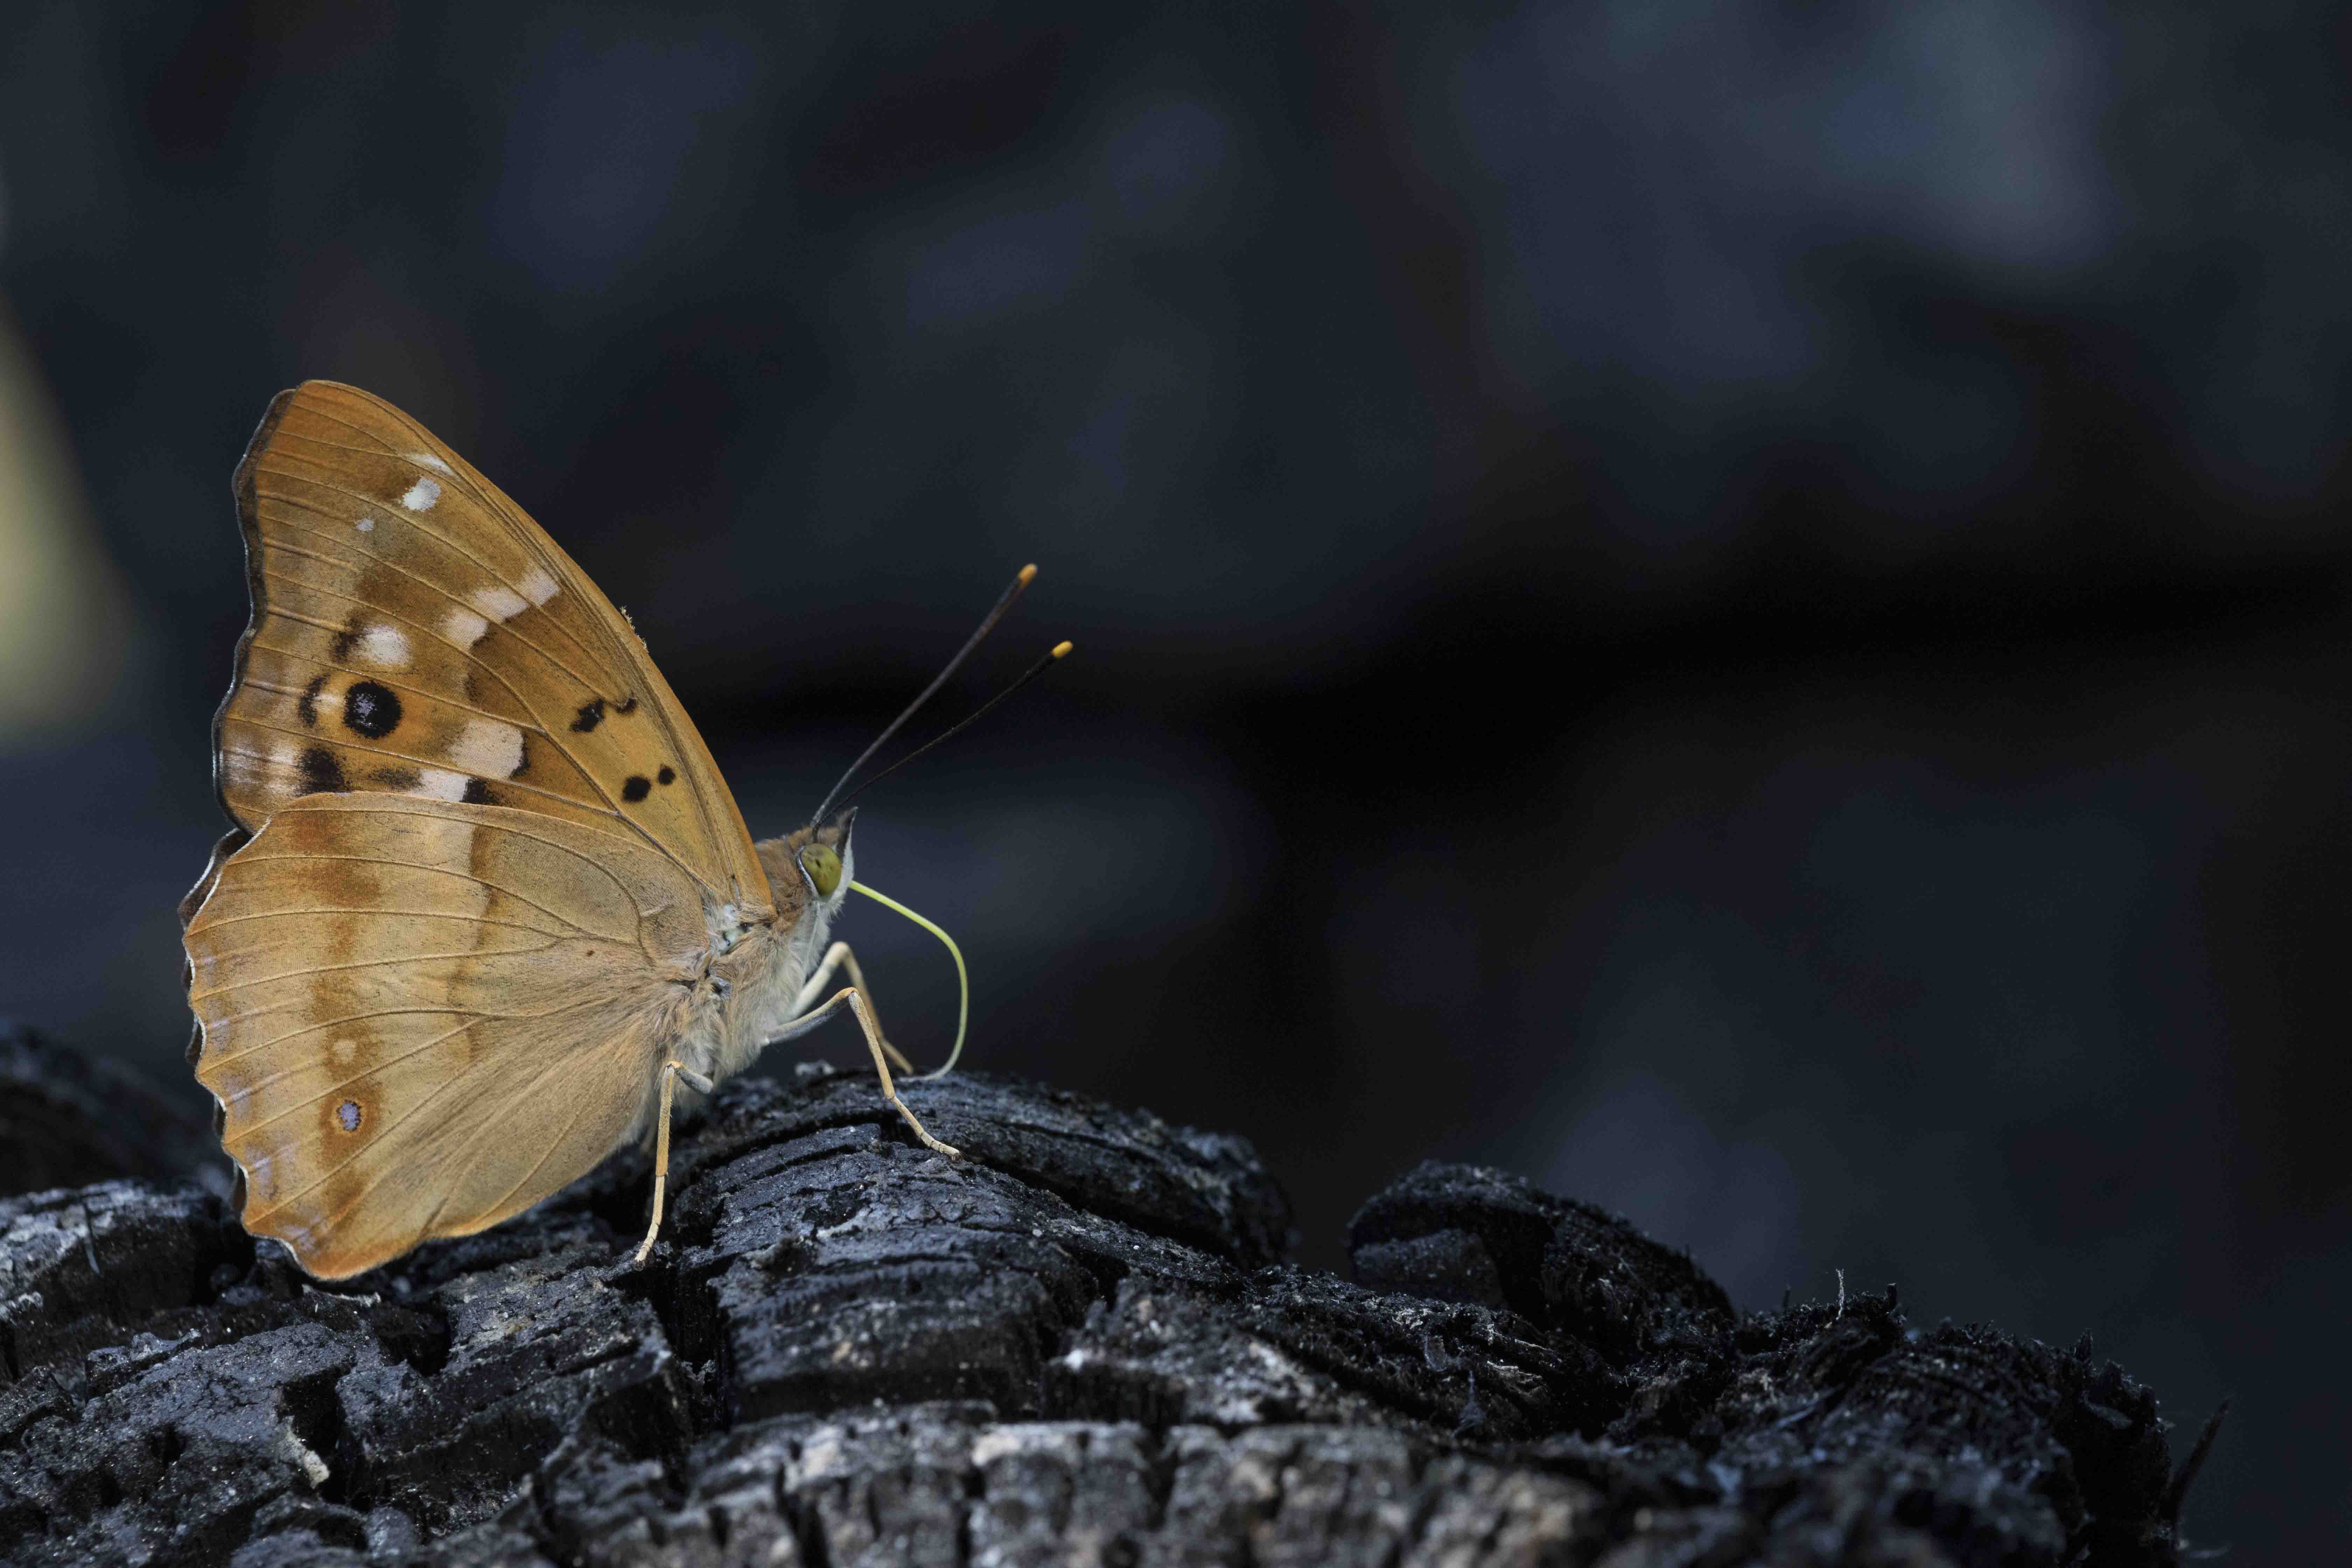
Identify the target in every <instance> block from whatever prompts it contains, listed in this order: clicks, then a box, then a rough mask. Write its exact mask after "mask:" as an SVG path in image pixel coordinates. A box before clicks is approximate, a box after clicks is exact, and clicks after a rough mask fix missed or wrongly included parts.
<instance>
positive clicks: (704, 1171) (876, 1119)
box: [0, 1036, 2188, 1568]
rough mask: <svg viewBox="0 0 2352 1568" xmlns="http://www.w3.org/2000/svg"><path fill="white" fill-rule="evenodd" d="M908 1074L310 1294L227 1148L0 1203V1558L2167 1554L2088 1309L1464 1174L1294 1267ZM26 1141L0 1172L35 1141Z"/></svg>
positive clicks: (1240, 1181)
mask: <svg viewBox="0 0 2352 1568" xmlns="http://www.w3.org/2000/svg"><path fill="white" fill-rule="evenodd" d="M17 1038H18V1040H19V1042H20V1046H21V1049H20V1051H19V1057H20V1058H21V1059H19V1060H18V1062H17V1067H18V1069H19V1076H20V1077H31V1078H38V1077H39V1076H40V1073H39V1071H38V1070H37V1068H38V1065H39V1062H38V1058H40V1054H41V1052H42V1050H43V1049H44V1047H39V1046H38V1043H37V1042H36V1041H33V1040H31V1039H30V1037H22V1036H20V1037H17ZM50 1055H51V1056H52V1057H54V1055H55V1053H50ZM77 1070H79V1069H74V1068H70V1067H69V1066H68V1065H64V1064H59V1065H58V1076H59V1081H60V1083H61V1084H64V1085H65V1086H66V1087H67V1088H70V1087H71V1085H72V1084H73V1083H75V1082H79V1081H80V1080H79V1079H75V1078H74V1073H75V1071H77ZM52 1098H53V1099H54V1100H57V1101H58V1103H60V1104H67V1103H68V1102H70V1101H72V1100H73V1096H72V1095H71V1094H61V1097H60V1096H53V1097H52ZM85 1098H87V1097H85ZM909 1099H910V1100H911V1101H912V1103H914V1104H915V1106H916V1107H917V1108H918V1110H919V1112H920V1113H921V1115H922V1116H923V1119H924V1120H925V1121H926V1122H927V1123H928V1124H929V1126H930V1127H931V1128H932V1129H933V1130H934V1131H937V1132H938V1133H939V1134H940V1136H941V1137H943V1138H945V1139H947V1140H948V1141H949V1142H953V1143H955V1144H958V1145H960V1146H961V1148H962V1149H963V1151H964V1152H965V1158H963V1159H961V1160H960V1161H953V1162H950V1161H948V1160H945V1159H942V1158H940V1157H939V1156H936V1155H934V1154H931V1153H930V1152H927V1151H925V1150H923V1149H922V1148H920V1147H919V1146H917V1145H916V1144H915V1143H914V1142H913V1141H912V1140H911V1138H910V1137H909V1136H908V1134H907V1132H906V1131H905V1129H904V1126H903V1124H902V1123H900V1122H899V1121H898V1118H897V1117H896V1116H895V1115H894V1114H892V1113H891V1112H890V1111H889V1110H887V1107H886V1106H884V1104H883V1103H882V1101H881V1100H880V1099H879V1097H878V1096H877V1093H876V1091H875V1086H874V1084H873V1082H872V1080H871V1079H870V1078H869V1077H867V1076H866V1075H863V1074H858V1073H847V1072H835V1071H832V1070H830V1069H826V1068H809V1069H804V1070H803V1071H802V1072H801V1073H800V1074H799V1075H798V1077H797V1079H795V1080H794V1081H793V1082H791V1083H782V1082H777V1081H773V1080H769V1079H743V1080H738V1081H736V1082H733V1083H730V1084H728V1085H725V1086H722V1088H721V1089H720V1091H719V1094H718V1095H717V1096H716V1097H715V1099H714V1100H713V1101H712V1102H711V1103H710V1105H709V1107H708V1108H707V1109H706V1110H705V1111H704V1112H703V1113H702V1114H701V1115H700V1116H699V1118H698V1120H697V1121H694V1122H691V1123H689V1128H690V1130H689V1131H688V1132H687V1133H686V1135H685V1136H683V1137H681V1138H680V1140H679V1141H678V1142H677V1147H676V1163H675V1169H674V1173H673V1179H674V1182H675V1186H674V1188H673V1190H674V1192H675V1193H676V1194H677V1196H676V1199H675V1205H676V1206H675V1209H674V1219H673V1221H672V1223H671V1225H670V1226H669V1228H668V1230H667V1233H666V1235H665V1237H664V1239H663V1241H662V1243H661V1245H660V1246H659V1247H657V1248H656V1252H655V1254H654V1256H653V1257H652V1258H650V1259H649V1260H648V1261H647V1263H646V1265H645V1266H644V1267H636V1266H634V1265H633V1264H632V1262H631V1259H630V1254H631V1251H632V1245H633V1243H634V1241H635V1237H636V1236H637V1233H638V1230H639V1227H640V1226H641V1224H642V1216H643V1215H644V1213H645V1209H646V1201H647V1195H648V1188H649V1180H648V1173H647V1169H646V1160H645V1157H644V1155H643V1154H642V1153H639V1152H635V1151H629V1152H624V1153H622V1154H619V1155H616V1156H614V1159H612V1160H611V1161H609V1162H607V1163H606V1164H605V1165H604V1167H603V1168H602V1169H601V1170H599V1171H598V1172H597V1173H595V1174H594V1175H593V1176H592V1177H591V1178H590V1179H589V1180H587V1181H585V1182H583V1183H582V1184H579V1185H578V1186H576V1187H574V1188H573V1189H572V1190H571V1191H569V1192H567V1193H564V1194H561V1195H560V1196H558V1197H557V1198H555V1199H552V1200H551V1201H550V1202H549V1203H547V1204H545V1205H541V1207H540V1208H538V1209H536V1210H534V1211H532V1212H531V1213H530V1214H529V1215H525V1216H523V1217H522V1218H520V1219H519V1220H517V1221H515V1222H512V1223H510V1224H508V1225H505V1226H499V1228H497V1229H495V1230H492V1231H490V1232H488V1233H487V1234H484V1235H482V1236H478V1237H469V1238H467V1239H464V1240H459V1241H451V1242H440V1243H435V1244H432V1245H429V1246H427V1247H424V1248H422V1249H420V1250H419V1251H417V1252H416V1253H415V1254H413V1255H412V1256H410V1257H408V1258H404V1259H402V1260H400V1261H399V1262H397V1263H394V1264H393V1265H390V1266H388V1267H386V1268H382V1269H379V1270H377V1271H376V1272H374V1273H373V1274H371V1275H368V1276H364V1277H362V1278H361V1279H354V1280H350V1281H345V1282H342V1283H341V1284H338V1285H335V1286H332V1287H322V1286H320V1285H319V1284H317V1283H316V1282H313V1281H310V1280H309V1279H306V1278H304V1277H303V1276H302V1275H301V1274H300V1273H299V1270H297V1269H295V1268H293V1266H292V1265H291V1263H290V1262H289V1260H288V1258H286V1256H285V1254H284V1253H283V1252H282V1250H280V1249H279V1248H278V1246H277V1245H276V1244H275V1243H263V1244H260V1245H258V1246H257V1245H256V1243H255V1242H254V1241H253V1240H252V1239H251V1238H249V1237H247V1236H246V1235H245V1233H244V1232H243V1230H242V1229H241V1228H240V1227H239V1226H237V1224H236V1220H235V1218H234V1216H233V1215H232V1214H231V1213H230V1212H229V1210H228V1209H227V1208H226V1205H225V1203H224V1199H223V1197H222V1195H221V1192H220V1190H219V1189H220V1187H221V1185H222V1184H220V1183H219V1181H218V1178H217V1176H216V1175H215V1176H213V1177H212V1178H211V1184H210V1185H206V1184H200V1183H195V1182H177V1183H175V1182H173V1181H171V1180H169V1179H166V1178H164V1177H163V1176H161V1175H160V1174H159V1173H157V1172H155V1171H154V1170H152V1169H147V1168H142V1169H138V1170H134V1171H129V1172H126V1173H124V1174H123V1175H121V1177H119V1178H117V1179H114V1180H109V1181H100V1182H97V1183H94V1184H83V1185H79V1186H69V1187H57V1186H51V1187H47V1188H45V1189H44V1190H39V1191H33V1192H22V1193H20V1194H19V1195H16V1196H14V1197H9V1198H5V1199H0V1561H5V1562H7V1563H18V1564H28V1565H29V1564H41V1563H154V1564H213V1563H235V1564H238V1565H240V1568H265V1565H269V1564H294V1563H305V1564H308V1563H352V1564H357V1563H434V1564H471V1563H483V1564H487V1563H510V1564H537V1563H582V1564H615V1565H618V1564H656V1563H660V1564H678V1565H681V1568H684V1565H689V1564H693V1565H699V1564H713V1565H716V1564H751V1563H762V1564H804V1565H808V1568H819V1565H827V1568H846V1565H848V1564H853V1563H940V1564H950V1563H952V1564H965V1563H973V1564H1007V1565H1011V1564H1026V1563H1040V1564H1042V1563H1135V1564H1191V1563H1204V1564H1207V1563H1214V1564H1242V1563H1337V1564H1353V1563H1366V1564H1371V1563H1383V1564H1386V1563H1431V1564H1465V1565H1467V1564H1489V1563H1491V1564H1517V1563H1567V1564H1608V1565H1610V1568H1632V1565H1635V1564H1659V1565H1663V1564H1669V1563H1673V1564H1693V1565H1696V1564H1716V1563H1775V1564H1782V1563H1785V1564H1800V1563H1822V1564H1829V1563H1867V1564H1881V1565H1892V1564H1911V1565H1918V1568H1926V1565H1929V1564H1935V1565H1944V1564H1954V1565H1959V1564H1970V1565H1972V1564H1991V1563H2001V1564H2050V1565H2052V1568H2057V1565H2059V1564H2080V1563H2089V1564H2105V1565H2124V1564H2163V1563H2174V1562H2177V1561H2179V1557H2180V1546H2179V1542H2178V1541H2177V1539H2176V1536H2177V1531H2176V1529H2175V1527H2174V1524H2173V1520H2174V1517H2175V1515H2176V1514H2177V1511H2178V1508H2179V1492H2180V1489H2181V1488H2182V1486H2183V1485H2184V1484H2185V1482H2186V1480H2187V1479H2188V1478H2187V1476H2186V1475H2185V1474H2180V1473H2176V1472H2175V1471H2174V1470H2173V1469H2172V1468H2171V1467H2170V1465H2169V1462H2168V1451H2167V1445H2166V1431H2167V1423H2166V1422H2165V1421H2164V1420H2163V1419H2162V1417H2161V1416H2160V1415H2159V1413H2158V1405H2157V1401H2156V1398H2155V1396H2154V1395H2153V1394H2151V1393H2149V1392H2148V1391H2147V1389H2145V1388H2143V1387H2141V1386H2140V1385H2139V1384H2136V1383H2134V1382H2133V1381H2132V1380H2131V1379H2130V1378H2129V1377H2128V1376H2126V1374H2125V1373H2123V1372H2122V1371H2121V1370H2120V1369H2119V1368H2117V1367H2116V1366H2115V1365H2114V1364H2113V1363H2104V1362H2100V1361H2098V1360H2097V1359H2096V1358H2095V1357H2094V1356H2092V1355H2091V1354H2090V1353H2089V1351H2088V1349H2087V1347H2084V1348H2079V1349H2076V1350H2073V1351H2060V1350H2053V1349H2051V1348H2049V1347H2047V1346H2043V1345H2041V1344H2036V1343H2032V1342H2021V1341H2018V1340H2015V1339H2012V1338H2011V1337H2009V1336H2007V1335H2004V1334H2002V1333H2000V1331H1997V1330H1994V1329H1991V1328H1985V1327H1968V1328H1959V1327H1952V1326H1949V1325H1947V1326H1943V1327H1939V1328H1927V1329H1922V1328H1917V1327H1914V1326H1912V1325H1910V1324H1908V1323H1907V1322H1906V1321H1905V1319H1904V1317H1903V1315H1902V1313H1901V1311H1900V1310H1899V1309H1898V1306H1897V1302H1896V1300H1895V1292H1894V1291H1893V1290H1892V1289H1889V1290H1888V1291H1886V1292H1885V1293H1884V1294H1881V1295H1857V1296H1853V1297H1851V1298H1848V1299H1846V1300H1843V1301H1840V1302H1831V1303H1816V1304H1807V1305H1802V1306H1797V1307H1791V1308H1788V1309H1785V1310H1780V1311H1778V1312H1771V1313H1766V1314H1761V1315H1756V1314H1748V1315H1742V1314H1741V1313H1739V1312H1737V1311H1735V1310H1733V1308H1732V1307H1731V1305H1730V1303H1729V1302H1728V1301H1727V1300H1726V1299H1725V1297H1724V1294H1723V1292H1722V1291H1721V1289H1719V1288H1717V1286H1716V1285H1715V1284H1714V1283H1713V1282H1712V1281H1711V1280H1709V1279H1707V1278H1706V1276H1705V1274H1704V1273H1702V1272H1701V1271H1700V1270H1699V1269H1698V1268H1696V1266H1695V1265H1694V1264H1693V1263H1692V1262H1691V1260H1690V1259H1689V1258H1686V1257H1685V1256H1683V1255H1681V1254H1679V1253H1676V1252H1675V1251H1672V1250H1670V1249H1668V1248H1666V1247H1661V1246H1659V1245H1657V1244H1656V1243H1654V1242H1652V1241H1650V1240H1648V1239H1647V1238H1645V1237H1643V1236H1642V1235H1640V1234H1639V1233H1638V1232H1637V1231H1635V1230H1634V1229H1633V1227H1632V1226H1629V1225H1627V1224H1625V1223H1624V1222H1623V1221H1622V1220H1618V1219H1614V1218H1612V1217H1611V1216H1610V1215H1605V1214H1603V1213H1601V1212H1600V1211H1598V1210H1596V1209H1594V1208H1592V1207H1591V1206H1589V1205H1583V1204H1580V1203H1576V1202H1574V1201H1572V1200H1570V1199H1565V1198H1560V1197H1555V1196H1552V1195H1551V1194H1546V1193H1542V1192H1539V1191H1537V1190H1535V1189H1534V1188H1532V1187H1530V1186H1528V1184H1525V1183H1523V1182H1520V1181H1517V1180H1516V1179H1514V1178H1512V1177H1509V1176H1507V1175H1503V1174H1500V1173H1496V1172H1493V1171H1487V1170H1481V1169H1475V1168H1471V1167H1464V1166H1448V1165H1433V1164H1432V1165H1423V1166H1422V1167H1421V1168H1420V1169H1418V1170H1416V1171H1413V1172H1412V1173H1410V1174H1408V1175H1406V1176H1404V1177H1403V1178H1402V1179H1401V1180H1399V1181H1398V1182H1396V1183H1395V1184H1392V1185H1391V1186H1390V1187H1389V1188H1388V1189H1386V1190H1385V1191H1383V1192H1381V1193H1380V1194H1377V1195H1375V1196H1374V1197H1373V1198H1372V1199H1371V1200H1370V1202H1369V1203H1367V1204H1366V1205H1365V1206H1364V1208H1363V1210H1362V1211H1361V1213H1360V1214H1359V1215H1358V1216H1357V1217H1356V1219H1355V1221H1354V1224H1353V1226H1352V1229H1351V1236H1350V1242H1351V1251H1352V1256H1353V1258H1354V1268H1355V1274H1356V1279H1354V1280H1353V1281H1348V1280H1342V1279H1337V1278H1334V1277H1332V1276H1330V1275H1327V1274H1319V1273H1311V1272H1306V1271H1302V1270H1300V1269H1298V1268H1295V1267H1292V1266H1290V1265H1288V1264H1287V1263H1286V1262H1285V1257H1286V1252H1287V1250H1288V1247H1289V1241H1290V1236H1289V1231H1290V1225H1289V1218H1288V1215H1287V1211H1286V1205H1285V1203H1284V1199H1283V1196H1282V1194H1281V1191H1280V1189H1279V1188H1278V1187H1277V1186H1276V1184H1275V1182H1274V1181H1273V1180H1272V1179H1271V1178H1270V1177H1269V1175H1268V1174H1267V1173H1266V1172H1265V1169H1264V1168H1263V1167H1262V1166H1261V1165H1260V1164H1259V1163H1258V1161H1257V1159H1256V1157H1255V1154H1254V1152H1252V1151H1251V1149H1250V1148H1249V1146H1248V1145H1247V1144H1246V1143H1245V1142H1243V1141H1241V1140H1239V1139H1236V1138H1233V1137H1229V1136H1223V1135H1219V1134H1213V1133H1201V1132H1196V1131H1189V1130H1186V1129H1182V1128H1178V1127H1172V1126H1170V1125H1168V1124H1167V1123H1165V1122H1162V1121H1159V1120H1158V1119H1157V1118H1155V1117H1152V1116H1150V1114H1148V1113H1145V1112H1140V1111H1133V1110H1120V1109H1118V1108H1115V1107H1111V1106H1108V1105H1104V1104H1101V1103H1099V1102H1097V1101H1095V1100H1087V1099H1084V1098H1081V1097H1079V1096H1076V1095H1073V1094H1068V1093H1065V1092H1061V1091H1057V1090H1053V1089H1042V1088H1038V1087H1035V1086H1033V1085H1028V1084H1023V1083H1017V1082H1013V1081H1009V1080H1006V1079H999V1078H996V1077H992V1076H991V1075H987V1074H981V1073H973V1074H969V1075H963V1076H960V1077H957V1078H953V1079H946V1080H943V1081H941V1082H939V1083H933V1084H920V1085H917V1086H914V1087H913V1089H911V1090H910V1093H909ZM100 1109H103V1108H102V1107H101V1108H100ZM55 1114H56V1115H58V1117H60V1118H67V1117H69V1116H70V1115H71V1114H72V1111H71V1109H70V1105H69V1104H68V1109H67V1110H58V1111H57V1112H56V1113H55ZM56 1131H58V1132H59V1134H60V1136H66V1135H67V1131H68V1130H64V1129H58V1130H56ZM69 1141H70V1137H68V1142H69ZM51 1142H52V1143H55V1142H57V1140H56V1139H54V1138H53V1139H52V1140H51ZM100 1142H102V1140H101V1141H100ZM90 1146H91V1147H98V1146H99V1144H97V1143H93V1144H91V1145H90ZM170 1147H171V1146H170V1145H169V1144H168V1142H167V1141H163V1140H158V1141H157V1142H154V1143H153V1144H152V1145H151V1146H150V1148H149V1150H148V1151H147V1152H145V1153H143V1154H142V1156H141V1157H142V1158H145V1159H148V1160H149V1161H151V1162H152V1161H153V1160H156V1159H163V1158H166V1157H168V1154H169V1150H170ZM13 1153H14V1152H12V1151H9V1150H7V1149H6V1148H5V1146H0V1188H5V1187H9V1186H12V1185H16V1184H20V1183H21V1180H22V1178H23V1177H24V1176H25V1175H26V1173H27V1172H28V1171H30V1172H39V1171H45V1170H48V1169H50V1168H52V1165H51V1164H45V1163H41V1161H42V1160H48V1159H50V1158H51V1157H50V1156H48V1155H43V1156H41V1157H40V1159H36V1160H33V1161H30V1162H26V1161H21V1160H20V1161H18V1162H17V1163H11V1158H12V1154H13ZM214 1158H215V1159H216V1158H217V1156H216V1154H215V1156H214Z"/></svg>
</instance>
